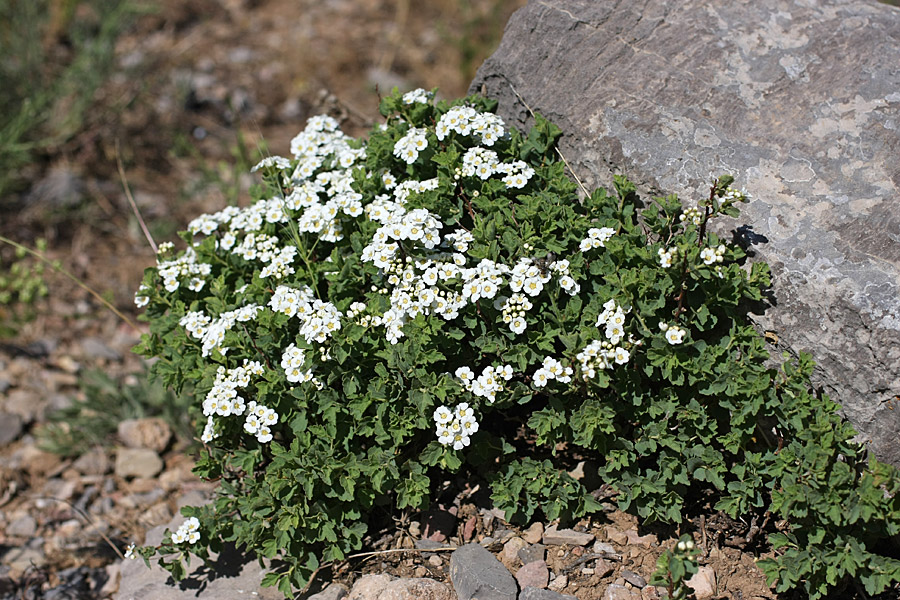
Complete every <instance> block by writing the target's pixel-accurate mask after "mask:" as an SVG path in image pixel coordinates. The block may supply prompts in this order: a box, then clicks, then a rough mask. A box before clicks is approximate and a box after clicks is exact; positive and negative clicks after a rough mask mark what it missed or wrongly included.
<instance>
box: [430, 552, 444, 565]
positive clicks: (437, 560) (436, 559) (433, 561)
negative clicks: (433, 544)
mask: <svg viewBox="0 0 900 600" xmlns="http://www.w3.org/2000/svg"><path fill="white" fill-rule="evenodd" d="M428 564H429V565H431V566H432V567H440V566H441V565H443V564H444V559H442V558H441V557H440V556H438V555H437V554H432V555H431V556H429V557H428Z"/></svg>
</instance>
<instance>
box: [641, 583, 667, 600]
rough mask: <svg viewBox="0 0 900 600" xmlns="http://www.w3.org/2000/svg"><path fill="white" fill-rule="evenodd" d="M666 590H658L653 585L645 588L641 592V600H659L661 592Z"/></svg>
mask: <svg viewBox="0 0 900 600" xmlns="http://www.w3.org/2000/svg"><path fill="white" fill-rule="evenodd" d="M663 589H664V588H656V587H654V586H652V585H650V586H647V587H645V588H644V589H642V590H641V600H659V598H660V595H659V593H660V592H659V590H663Z"/></svg>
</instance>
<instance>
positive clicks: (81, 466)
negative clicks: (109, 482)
mask: <svg viewBox="0 0 900 600" xmlns="http://www.w3.org/2000/svg"><path fill="white" fill-rule="evenodd" d="M110 466H111V462H110V460H109V455H108V454H107V453H106V450H104V449H103V448H91V449H90V450H88V451H87V452H85V453H84V454H82V455H81V456H79V457H78V458H77V459H76V460H75V462H74V463H72V468H73V469H75V470H76V471H78V472H79V473H81V474H82V475H105V474H106V473H108V472H109V469H110Z"/></svg>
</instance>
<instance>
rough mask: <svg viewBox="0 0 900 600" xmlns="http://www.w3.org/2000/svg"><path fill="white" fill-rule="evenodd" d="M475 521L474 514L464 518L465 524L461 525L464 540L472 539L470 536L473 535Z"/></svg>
mask: <svg viewBox="0 0 900 600" xmlns="http://www.w3.org/2000/svg"><path fill="white" fill-rule="evenodd" d="M476 522H477V519H476V517H475V515H472V516H471V517H469V518H468V519H467V520H466V522H465V524H464V525H463V531H462V536H463V541H464V542H469V541H471V540H472V536H474V535H475V523H476Z"/></svg>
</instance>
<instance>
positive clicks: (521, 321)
mask: <svg viewBox="0 0 900 600" xmlns="http://www.w3.org/2000/svg"><path fill="white" fill-rule="evenodd" d="M533 307H534V305H533V304H532V303H531V301H530V300H529V299H528V298H526V297H525V295H524V294H521V293H517V294H513V295H512V296H510V297H509V298H507V297H506V296H500V297H499V298H497V299H496V300H495V301H494V308H496V309H497V310H499V311H500V315H501V318H502V319H503V322H504V323H506V324H507V325H509V329H510V331H512V332H513V333H515V334H516V335H518V334H520V333H522V332H523V331H525V330H526V329H527V328H528V321H526V320H525V313H527V312H528V311H529V310H531V309H532V308H533Z"/></svg>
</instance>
